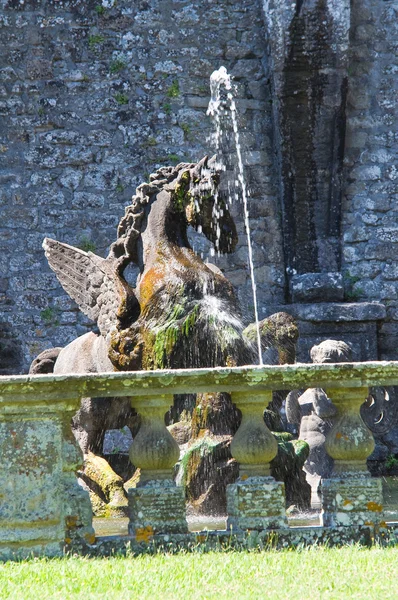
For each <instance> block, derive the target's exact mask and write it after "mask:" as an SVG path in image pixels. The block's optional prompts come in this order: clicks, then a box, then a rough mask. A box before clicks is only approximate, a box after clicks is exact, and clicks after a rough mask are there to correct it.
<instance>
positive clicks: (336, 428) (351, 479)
mask: <svg viewBox="0 0 398 600" xmlns="http://www.w3.org/2000/svg"><path fill="white" fill-rule="evenodd" d="M327 394H328V396H329V397H330V399H331V400H332V401H333V403H334V404H335V406H336V408H337V411H338V414H337V417H336V420H335V423H334V425H333V427H332V429H331V430H330V431H329V433H328V435H327V437H326V443H325V448H326V451H327V453H328V454H329V456H331V457H332V458H333V459H334V469H333V473H332V476H331V478H330V479H323V480H322V483H321V490H322V524H323V525H324V526H327V527H333V526H334V527H339V526H350V525H371V526H373V525H375V524H377V523H380V521H381V520H382V509H383V507H382V486H381V480H380V479H378V478H371V477H370V473H369V472H368V469H367V466H366V459H367V457H368V456H369V455H370V454H371V453H372V452H373V449H374V447H375V443H374V439H373V434H372V433H371V431H370V430H369V429H368V428H367V427H366V425H365V423H364V422H363V421H362V419H361V416H360V412H359V409H360V406H361V404H362V403H363V402H364V401H365V399H366V397H367V396H368V388H367V387H358V388H348V387H347V388H334V389H328V390H327Z"/></svg>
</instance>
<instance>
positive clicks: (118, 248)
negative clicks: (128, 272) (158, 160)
mask: <svg viewBox="0 0 398 600" xmlns="http://www.w3.org/2000/svg"><path fill="white" fill-rule="evenodd" d="M196 166H197V163H179V164H178V165H176V166H175V167H160V169H158V170H157V171H155V172H154V173H151V175H150V176H149V183H141V184H140V185H139V186H138V187H137V189H136V191H135V194H134V196H132V202H131V204H129V205H128V206H127V207H126V208H125V213H124V216H123V217H122V218H121V219H120V221H119V225H118V229H117V237H118V239H117V240H116V242H114V243H113V244H112V245H111V248H110V251H109V255H108V258H113V259H117V260H118V263H119V268H118V270H119V273H120V274H122V272H123V270H124V268H125V267H126V266H127V264H128V263H129V262H137V250H136V248H137V240H138V238H139V236H140V235H141V230H142V223H143V217H144V212H145V207H146V205H147V204H148V203H149V201H150V199H151V197H152V196H153V195H154V194H158V193H159V192H160V191H162V190H166V191H172V190H173V189H174V188H175V187H176V184H177V182H178V180H179V179H180V176H181V175H182V174H183V173H184V172H186V171H190V170H191V169H193V168H194V167H196Z"/></svg>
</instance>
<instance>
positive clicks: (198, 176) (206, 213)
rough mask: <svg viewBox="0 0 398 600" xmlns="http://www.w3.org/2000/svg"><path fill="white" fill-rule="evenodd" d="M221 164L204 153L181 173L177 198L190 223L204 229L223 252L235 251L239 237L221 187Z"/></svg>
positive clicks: (196, 227)
mask: <svg viewBox="0 0 398 600" xmlns="http://www.w3.org/2000/svg"><path fill="white" fill-rule="evenodd" d="M220 174H221V166H220V165H219V163H217V160H216V156H213V157H212V158H211V159H208V157H207V156H205V157H204V158H203V159H202V160H201V161H200V162H198V163H197V164H196V165H190V168H188V169H185V170H182V171H181V172H180V174H179V176H178V180H177V182H178V183H177V186H176V192H177V194H176V199H177V202H181V201H182V204H183V206H184V210H185V216H186V220H187V223H188V225H191V226H192V227H193V228H194V229H196V231H198V232H200V233H203V234H204V235H205V236H206V237H207V239H208V240H209V241H211V242H212V243H213V244H214V247H215V249H216V250H217V251H218V252H221V253H223V254H224V253H230V252H233V251H234V249H235V246H236V244H237V241H238V236H237V233H236V227H235V223H234V221H233V219H232V216H231V214H230V212H229V210H228V206H227V203H226V202H225V199H224V198H223V197H222V195H221V193H220V191H219V183H220Z"/></svg>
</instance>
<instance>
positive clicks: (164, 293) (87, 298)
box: [31, 157, 297, 454]
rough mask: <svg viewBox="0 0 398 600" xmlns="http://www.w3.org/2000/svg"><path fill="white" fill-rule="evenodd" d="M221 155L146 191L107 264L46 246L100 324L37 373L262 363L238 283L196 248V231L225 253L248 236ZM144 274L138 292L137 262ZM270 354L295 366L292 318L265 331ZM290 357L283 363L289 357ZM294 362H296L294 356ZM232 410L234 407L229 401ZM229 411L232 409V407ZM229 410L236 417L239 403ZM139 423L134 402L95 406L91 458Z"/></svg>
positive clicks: (88, 435) (77, 422)
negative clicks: (224, 183)
mask: <svg viewBox="0 0 398 600" xmlns="http://www.w3.org/2000/svg"><path fill="white" fill-rule="evenodd" d="M219 180H220V169H219V167H218V165H217V162H216V157H213V158H212V159H210V160H209V159H208V158H207V157H205V158H203V159H202V160H201V161H200V162H198V163H181V164H179V165H177V166H175V167H163V168H160V169H159V170H158V171H156V173H154V174H152V175H151V176H150V182H149V183H143V184H141V185H140V186H139V187H138V188H137V190H136V194H135V195H134V196H133V198H132V203H131V204H130V205H129V206H127V208H126V210H125V215H124V217H123V218H122V219H121V221H120V223H119V227H118V232H117V240H116V241H115V242H114V243H113V244H112V246H111V248H110V252H109V254H108V256H107V257H106V258H101V257H99V256H97V255H95V254H94V253H92V252H84V251H82V250H80V249H78V248H74V247H72V246H69V245H67V244H64V243H61V242H58V241H55V240H51V239H45V241H44V244H43V246H44V249H45V254H46V257H47V260H48V263H49V265H50V267H51V269H52V270H53V271H54V272H55V274H56V276H57V278H58V280H59V281H60V283H61V285H62V286H63V288H64V290H65V291H66V292H67V294H68V295H69V296H70V297H71V298H73V300H75V301H76V302H77V304H78V306H79V308H80V309H81V310H82V312H83V313H84V314H86V315H87V316H88V317H89V318H90V319H92V320H93V321H96V323H97V325H98V330H99V333H94V332H89V333H87V334H85V335H83V336H81V337H79V338H77V339H76V340H74V341H72V342H71V343H70V344H69V345H67V346H66V347H65V348H62V349H54V350H52V351H45V352H44V353H42V354H41V355H40V356H39V357H38V358H37V359H36V360H35V361H34V362H33V363H32V367H31V372H33V373H34V372H43V371H45V370H47V372H48V371H50V370H52V369H53V371H54V373H71V372H73V373H87V372H100V371H112V370H116V371H123V370H128V371H135V370H142V369H162V368H185V367H187V368H188V367H213V366H233V365H243V364H253V363H254V362H257V361H258V355H257V350H256V344H255V341H254V340H255V335H254V332H253V325H251V326H249V327H248V328H247V329H246V330H245V328H244V325H243V323H242V320H241V316H240V311H239V306H238V302H237V299H236V296H235V292H234V289H233V287H232V285H231V283H230V282H229V281H228V280H227V279H226V277H225V276H224V275H223V274H222V272H221V271H220V270H219V269H218V268H217V267H216V266H215V265H212V264H209V263H204V262H203V260H202V259H201V258H200V257H199V256H198V255H197V254H196V253H195V252H194V251H193V249H192V248H191V246H190V244H189V241H188V237H187V228H188V226H192V227H193V228H194V229H196V231H198V232H201V233H203V234H204V235H205V236H206V237H207V238H208V239H209V240H210V241H211V242H212V243H213V244H214V246H215V249H216V251H218V252H221V253H226V252H232V251H233V250H234V248H235V246H236V243H237V240H238V237H237V233H236V228H235V225H234V222H233V219H232V217H231V215H230V212H229V210H228V206H227V204H226V202H225V201H224V199H223V198H222V195H221V194H220V193H219V189H218V187H219ZM131 263H133V264H135V265H137V266H138V267H139V275H138V277H137V281H136V285H135V287H134V288H133V287H132V286H131V285H130V284H129V283H128V282H127V281H126V279H125V277H124V271H125V269H126V267H127V266H128V265H129V264H131ZM261 329H262V332H263V334H264V335H263V343H264V347H269V346H270V345H274V346H275V347H277V348H279V349H280V350H281V352H282V354H283V362H292V361H289V359H288V358H287V354H286V352H287V353H289V350H288V349H289V348H290V353H292V351H293V354H292V356H294V347H295V341H296V339H297V327H296V326H295V323H294V321H293V319H292V318H291V317H290V316H289V315H285V314H284V313H280V314H279V315H277V316H276V320H275V319H272V318H271V319H266V320H264V321H263V322H262V323H261ZM282 354H281V356H282ZM293 360H294V358H293ZM229 402H230V401H229ZM227 409H228V407H227ZM229 410H230V411H232V410H234V409H233V407H232V404H231V405H230V406H229ZM126 424H127V425H128V426H129V427H130V429H131V430H132V431H134V430H136V426H137V419H136V416H135V413H134V412H133V410H132V409H131V407H130V402H129V400H128V399H123V398H118V399H105V398H85V399H83V400H82V404H81V409H80V410H79V412H78V413H77V415H76V416H75V418H74V419H73V429H74V433H75V435H76V437H77V439H78V441H79V443H80V446H81V448H82V450H83V452H84V453H85V454H87V453H88V452H92V453H94V454H101V453H102V445H103V440H104V435H105V431H106V430H107V429H115V428H121V427H123V426H124V425H126Z"/></svg>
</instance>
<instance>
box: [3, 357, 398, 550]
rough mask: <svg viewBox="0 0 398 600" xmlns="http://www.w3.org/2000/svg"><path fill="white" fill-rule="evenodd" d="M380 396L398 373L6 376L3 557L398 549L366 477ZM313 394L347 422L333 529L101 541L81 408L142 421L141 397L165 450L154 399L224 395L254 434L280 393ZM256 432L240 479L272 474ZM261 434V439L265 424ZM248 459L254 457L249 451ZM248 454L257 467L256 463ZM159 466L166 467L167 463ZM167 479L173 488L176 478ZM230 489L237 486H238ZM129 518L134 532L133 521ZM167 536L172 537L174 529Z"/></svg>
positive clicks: (331, 497)
mask: <svg viewBox="0 0 398 600" xmlns="http://www.w3.org/2000/svg"><path fill="white" fill-rule="evenodd" d="M378 385H386V386H387V385H388V386H391V385H398V362H388V363H387V362H379V363H345V364H338V365H333V364H326V365H285V366H265V367H255V366H248V367H231V368H217V369H211V370H210V369H196V370H177V371H167V370H165V371H151V372H138V373H103V374H88V375H36V376H15V377H0V454H1V459H2V472H1V476H0V557H1V558H2V559H10V558H19V557H23V556H29V555H31V554H35V555H49V556H52V555H57V554H62V553H63V552H64V551H65V549H68V548H71V549H74V550H76V549H79V548H80V549H81V551H82V552H88V553H91V552H93V553H99V554H101V553H106V552H108V550H106V549H107V548H111V547H112V548H113V552H115V551H117V550H118V549H122V548H123V547H127V545H128V546H129V547H130V548H132V549H133V550H134V552H135V551H139V550H140V549H141V550H140V551H148V549H150V548H151V547H152V546H153V547H154V548H155V547H158V546H159V545H160V546H162V547H164V548H165V549H166V547H167V544H172V545H173V547H178V546H179V545H182V547H191V546H195V545H197V544H198V543H203V544H204V545H206V544H207V545H209V543H210V542H209V540H211V544H215V545H216V546H217V545H220V544H224V543H226V544H228V543H229V544H235V543H236V544H237V545H238V546H239V544H241V545H242V547H247V546H248V545H250V544H254V546H255V547H258V546H260V547H261V546H268V545H270V544H272V543H277V544H279V545H282V546H288V545H292V546H294V545H297V544H300V543H303V544H306V543H319V542H327V543H329V544H333V543H346V542H348V541H361V542H362V543H371V541H372V539H374V537H375V536H376V535H386V536H387V537H388V536H390V537H391V539H395V535H396V532H395V530H394V529H389V530H388V529H384V523H383V515H382V499H381V488H380V485H379V483H378V481H377V480H375V479H370V478H369V476H368V474H367V472H366V457H367V456H368V455H369V453H370V452H371V451H372V447H373V446H372V439H371V436H370V437H369V435H368V433H367V430H366V428H365V429H364V427H365V426H364V425H363V423H361V422H360V420H359V419H358V415H357V412H358V410H359V405H360V403H361V401H363V400H364V394H366V388H367V387H368V386H378ZM306 387H322V388H325V389H327V390H329V393H330V396H331V398H332V399H333V400H334V402H335V403H336V405H337V407H338V410H339V418H338V419H337V421H336V425H335V426H334V429H332V432H331V433H332V435H331V437H330V439H329V441H328V444H327V451H328V452H329V453H330V455H331V456H332V457H333V458H334V459H335V463H336V472H335V473H334V474H333V478H332V479H330V480H325V481H324V482H323V488H324V490H325V494H324V510H323V512H324V515H325V525H329V526H328V527H323V528H317V527H312V528H300V529H295V528H291V529H289V528H286V527H284V526H283V525H284V523H283V518H282V521H281V522H280V523H278V524H279V525H280V527H279V528H275V524H274V523H271V522H266V523H264V524H265V525H266V526H267V527H268V528H270V527H271V526H272V527H273V529H267V530H264V529H262V530H261V528H262V527H263V525H262V524H261V523H259V524H258V525H257V526H258V528H259V531H251V532H248V531H242V532H232V533H230V532H227V531H224V532H216V533H201V534H188V533H172V531H167V530H166V531H165V530H163V531H162V532H159V534H158V535H156V531H155V530H153V528H152V529H151V528H150V527H149V526H148V527H142V528H141V527H138V531H137V528H136V527H130V531H134V532H135V536H134V537H129V538H123V539H121V538H111V539H100V540H97V541H95V536H94V532H93V529H92V525H91V507H90V504H89V498H88V494H87V493H85V492H84V491H83V490H82V489H81V488H80V487H79V486H78V484H77V480H76V477H75V472H76V471H77V469H78V468H79V467H80V466H81V463H82V455H81V452H80V449H79V448H78V446H77V444H76V442H75V440H74V438H73V436H72V433H71V429H70V420H71V417H72V415H73V414H74V412H75V411H76V410H77V408H78V406H79V401H80V398H82V397H118V396H119V397H131V402H132V405H133V406H138V405H140V410H142V411H144V410H145V409H146V408H148V407H145V404H146V403H147V401H146V400H145V401H144V400H143V397H144V396H146V397H148V396H150V397H151V398H152V400H151V407H149V408H150V411H149V413H151V414H149V416H148V427H149V430H150V432H151V435H152V434H153V435H156V436H160V438H159V439H161V440H163V442H164V444H166V441H167V439H168V438H167V436H166V437H164V436H165V435H166V434H165V433H164V431H163V425H162V427H160V425H159V415H158V412H159V411H160V408H159V411H158V409H157V408H156V407H157V406H158V405H159V402H160V399H157V397H163V399H164V400H162V402H164V403H166V400H165V398H166V396H167V395H172V394H176V393H193V392H196V393H199V392H203V393H204V392H218V391H225V392H228V393H231V394H232V397H233V399H234V402H235V403H236V404H237V405H239V406H240V407H243V408H241V409H242V410H243V411H244V410H248V409H247V408H246V409H245V405H246V407H247V406H249V405H250V406H252V408H251V409H250V411H249V412H248V420H246V423H251V422H252V421H253V423H254V421H255V417H254V412H255V411H257V410H258V407H259V405H260V404H261V395H264V397H270V392H271V391H272V390H281V389H302V388H306ZM242 399H244V401H243V400H242ZM242 402H243V404H242ZM253 403H254V404H256V407H254V406H253ZM141 404H142V406H141ZM154 407H155V408H156V410H155V409H154ZM264 408H265V406H264ZM354 408H355V410H354ZM154 410H155V412H154ZM164 412H166V410H165V411H164ZM155 413H156V414H155ZM250 427H251V426H249V425H245V426H244V427H243V428H242V431H241V434H240V437H239V436H238V438H237V439H238V440H239V444H238V445H237V447H236V452H238V453H239V452H241V453H242V460H241V461H240V462H241V464H240V470H241V472H242V473H243V475H245V470H246V471H247V470H248V469H249V471H250V469H253V468H255V470H257V471H258V470H259V469H260V470H261V469H262V467H261V464H258V463H259V461H258V456H260V454H261V455H264V461H265V463H267V461H269V460H272V452H270V448H271V446H272V444H271V440H270V438H269V436H268V434H265V433H264V432H263V433H261V431H260V433H261V435H260V433H258V435H257V434H256V436H255V439H256V440H257V441H258V440H259V439H260V440H262V442H261V443H262V446H261V448H260V450H261V452H260V450H259V449H258V448H257V446H256V443H255V444H254V446H251V444H252V441H251V437H250ZM255 427H256V428H257V429H258V425H257V424H255ZM350 427H351V428H352V432H351V433H352V435H351V434H350ZM163 442H162V444H163ZM164 444H163V445H162V448H164V447H165V446H164ZM166 445H167V444H166ZM133 447H134V444H133ZM167 448H168V450H167V453H166V454H167V461H168V462H167V464H166V467H167V469H169V468H170V465H169V461H171V458H170V457H171V456H172V453H173V450H172V446H170V447H169V445H167ZM242 448H246V450H245V452H243V450H242ZM250 448H251V450H250V453H251V456H252V459H250V460H249V454H250V453H248V449H250ZM162 452H163V451H162ZM140 453H141V454H140V455H141V460H144V458H145V457H146V456H149V454H150V453H149V450H148V448H147V447H146V445H145V443H144V447H143V449H142V448H141V451H140ZM245 453H246V454H245ZM133 454H134V452H133ZM159 456H162V457H163V458H162V461H163V460H165V456H166V455H164V454H160V455H159ZM159 456H157V450H156V447H155V446H154V451H153V457H152V458H150V461H152V462H153V464H152V463H151V464H148V466H147V468H148V469H149V470H151V469H155V471H156V469H157V468H158V469H159V468H160V467H162V468H163V466H162V465H163V463H162V464H161V465H160V467H159V465H158V466H156V461H157V460H159ZM245 456H247V458H245ZM148 460H149V458H148ZM246 462H247V465H245V463H246ZM251 463H253V465H251ZM254 463H255V464H254ZM166 467H165V468H166ZM249 467H250V468H249ZM268 469H269V463H268V464H267V465H265V467H264V482H263V483H264V484H265V483H266V482H265V479H267V477H268V474H267V472H268ZM168 478H169V479H170V480H171V476H168ZM249 479H250V476H249ZM147 480H148V477H147ZM241 480H242V475H241ZM249 484H250V481H246V483H245V480H244V479H243V485H244V486H245V485H249ZM233 485H235V486H236V485H238V487H239V485H240V483H239V482H238V484H233ZM271 487H272V486H271ZM142 489H144V488H142ZM264 489H265V488H264V487H263V488H262V490H261V494H263V493H264ZM177 493H178V492H177ZM262 503H263V506H262V507H260V508H261V511H263V515H262V516H264V515H265V516H266V515H267V506H268V500H267V499H266V498H265V497H264V499H263V500H262ZM249 504H250V503H247V505H246V504H245V506H244V505H243V504H242V503H241V505H238V508H237V509H236V510H237V511H240V516H241V517H243V518H244V517H245V516H247V515H248V514H249V513H250V511H252V510H253V506H249ZM257 508H258V507H257ZM137 515H138V513H137ZM341 515H343V517H342V516H341ZM344 515H346V516H344ZM351 515H354V516H355V519H354V518H352V517H351ZM138 516H139V515H138ZM232 516H233V515H232V514H231V517H232ZM260 516H261V515H260ZM130 517H131V518H130V521H131V523H134V518H135V517H134V515H130ZM246 525H247V524H246ZM246 525H244V519H243V520H241V521H240V527H243V528H246ZM165 527H168V524H167V522H166V523H165ZM154 533H155V535H153V534H154ZM140 536H141V538H142V539H140ZM181 536H182V537H181ZM234 540H235V541H234ZM249 540H250V542H249ZM275 540H276V541H275ZM109 552H111V550H109Z"/></svg>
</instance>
